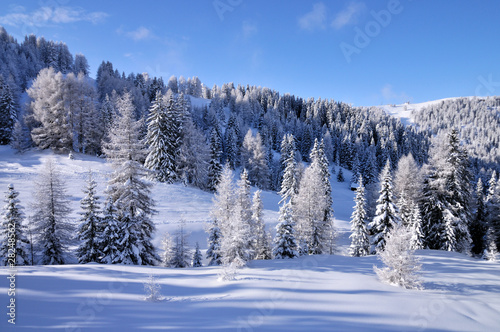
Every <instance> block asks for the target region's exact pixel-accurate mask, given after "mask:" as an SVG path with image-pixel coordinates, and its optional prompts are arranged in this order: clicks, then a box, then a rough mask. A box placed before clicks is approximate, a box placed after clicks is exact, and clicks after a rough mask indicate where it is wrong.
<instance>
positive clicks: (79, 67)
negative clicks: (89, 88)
mask: <svg viewBox="0 0 500 332" xmlns="http://www.w3.org/2000/svg"><path fill="white" fill-rule="evenodd" d="M73 69H74V72H75V74H76V75H78V74H79V73H82V74H83V75H85V76H89V74H90V70H89V69H90V66H89V63H88V61H87V58H86V57H85V55H83V54H75V64H74V66H73Z"/></svg>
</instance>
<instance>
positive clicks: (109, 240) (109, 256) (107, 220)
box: [99, 197, 120, 264]
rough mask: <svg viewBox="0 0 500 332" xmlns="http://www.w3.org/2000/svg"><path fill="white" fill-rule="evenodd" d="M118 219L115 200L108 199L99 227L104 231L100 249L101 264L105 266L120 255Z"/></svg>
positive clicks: (100, 239) (100, 240)
mask: <svg viewBox="0 0 500 332" xmlns="http://www.w3.org/2000/svg"><path fill="white" fill-rule="evenodd" d="M117 218H118V215H117V211H116V208H115V206H114V204H113V200H112V199H111V198H110V197H108V198H107V199H106V202H105V204H104V208H103V216H102V220H101V226H100V227H99V228H100V229H101V230H102V233H101V236H100V238H99V247H100V251H101V252H102V256H101V258H100V262H101V263H104V264H112V263H113V262H114V261H115V259H116V257H117V255H118V247H119V241H120V238H119V228H118V219H117Z"/></svg>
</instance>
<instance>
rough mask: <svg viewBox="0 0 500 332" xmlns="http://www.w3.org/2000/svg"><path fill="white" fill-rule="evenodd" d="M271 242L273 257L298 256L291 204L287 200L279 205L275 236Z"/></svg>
mask: <svg viewBox="0 0 500 332" xmlns="http://www.w3.org/2000/svg"><path fill="white" fill-rule="evenodd" d="M273 243H274V246H273V256H274V258H276V259H287V258H296V257H298V252H297V243H296V240H295V230H294V222H293V216H292V205H291V203H290V202H287V203H285V204H283V205H282V206H281V207H280V217H279V222H278V224H277V225H276V236H275V237H274V241H273Z"/></svg>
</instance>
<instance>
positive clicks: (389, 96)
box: [380, 84, 411, 103]
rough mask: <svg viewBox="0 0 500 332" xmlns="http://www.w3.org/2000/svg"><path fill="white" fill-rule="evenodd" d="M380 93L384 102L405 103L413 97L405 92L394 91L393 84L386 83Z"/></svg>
mask: <svg viewBox="0 0 500 332" xmlns="http://www.w3.org/2000/svg"><path fill="white" fill-rule="evenodd" d="M380 93H381V95H382V98H383V100H384V102H386V103H393V102H397V103H403V102H406V101H409V100H410V99H411V98H410V97H409V96H408V95H407V94H406V93H405V92H401V93H397V92H396V91H394V88H393V87H392V85H391V84H386V85H384V86H383V87H382V89H381V90H380Z"/></svg>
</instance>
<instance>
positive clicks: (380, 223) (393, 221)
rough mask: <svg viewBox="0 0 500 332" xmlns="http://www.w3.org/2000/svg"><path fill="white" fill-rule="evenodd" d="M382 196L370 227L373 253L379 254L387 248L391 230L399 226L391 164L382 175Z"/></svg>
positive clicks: (387, 164)
mask: <svg viewBox="0 0 500 332" xmlns="http://www.w3.org/2000/svg"><path fill="white" fill-rule="evenodd" d="M379 193H380V195H379V198H378V199H377V207H376V212H375V217H374V218H373V221H372V222H371V223H370V224H369V225H368V227H369V229H370V231H371V233H372V234H373V238H372V246H373V248H372V252H378V251H380V250H383V249H384V247H385V242H386V237H387V234H388V233H389V231H390V230H391V228H393V227H394V226H395V225H398V224H399V215H398V213H399V212H398V209H397V207H396V205H395V204H394V194H393V187H392V176H391V163H390V161H389V160H387V163H386V165H385V167H384V169H383V171H382V173H381V175H380V191H379Z"/></svg>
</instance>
